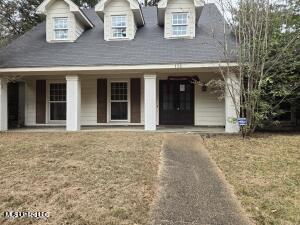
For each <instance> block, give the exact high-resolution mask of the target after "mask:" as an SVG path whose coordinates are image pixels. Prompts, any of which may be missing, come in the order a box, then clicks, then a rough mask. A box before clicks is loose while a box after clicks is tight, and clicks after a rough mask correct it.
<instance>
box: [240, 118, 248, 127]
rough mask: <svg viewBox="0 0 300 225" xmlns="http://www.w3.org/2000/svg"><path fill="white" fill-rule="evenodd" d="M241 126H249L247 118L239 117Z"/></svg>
mask: <svg viewBox="0 0 300 225" xmlns="http://www.w3.org/2000/svg"><path fill="white" fill-rule="evenodd" d="M238 122H239V125H240V126H247V118H238Z"/></svg>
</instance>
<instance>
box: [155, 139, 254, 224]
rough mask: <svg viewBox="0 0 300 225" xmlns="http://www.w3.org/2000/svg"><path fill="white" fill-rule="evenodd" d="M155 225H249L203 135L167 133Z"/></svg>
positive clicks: (160, 172)
mask: <svg viewBox="0 0 300 225" xmlns="http://www.w3.org/2000/svg"><path fill="white" fill-rule="evenodd" d="M161 157H162V163H161V166H160V171H159V179H160V180H159V191H158V195H157V197H156V200H155V202H154V205H153V208H152V212H151V216H152V218H153V220H152V224H153V225H181V224H182V225H185V224H187V225H196V224H197V225H198V224H199V225H204V224H205V225H229V224H232V225H248V224H251V222H250V220H249V219H248V218H247V217H246V215H245V213H244V212H243V211H242V209H241V206H240V205H239V202H238V201H237V199H236V197H235V196H234V194H233V192H232V190H231V189H230V186H229V185H228V183H227V182H226V180H225V179H224V176H223V174H222V173H221V172H220V170H219V169H218V167H217V166H216V164H215V163H214V161H213V160H212V159H211V158H210V156H209V154H208V152H207V151H206V150H205V148H204V146H203V145H202V142H201V137H200V136H199V135H176V134H166V136H165V141H164V148H163V152H162V155H161Z"/></svg>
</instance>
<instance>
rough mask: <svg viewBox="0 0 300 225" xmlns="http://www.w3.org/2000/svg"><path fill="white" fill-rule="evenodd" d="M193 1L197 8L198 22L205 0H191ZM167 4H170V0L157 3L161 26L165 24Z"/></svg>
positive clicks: (158, 18) (161, 0)
mask: <svg viewBox="0 0 300 225" xmlns="http://www.w3.org/2000/svg"><path fill="white" fill-rule="evenodd" d="M191 1H193V2H194V6H195V9H196V23H197V22H198V20H199V18H200V15H201V12H202V9H203V6H204V1H203V0H191ZM167 6H168V0H160V1H159V2H158V4H157V20H158V25H159V26H164V23H165V12H166V8H167Z"/></svg>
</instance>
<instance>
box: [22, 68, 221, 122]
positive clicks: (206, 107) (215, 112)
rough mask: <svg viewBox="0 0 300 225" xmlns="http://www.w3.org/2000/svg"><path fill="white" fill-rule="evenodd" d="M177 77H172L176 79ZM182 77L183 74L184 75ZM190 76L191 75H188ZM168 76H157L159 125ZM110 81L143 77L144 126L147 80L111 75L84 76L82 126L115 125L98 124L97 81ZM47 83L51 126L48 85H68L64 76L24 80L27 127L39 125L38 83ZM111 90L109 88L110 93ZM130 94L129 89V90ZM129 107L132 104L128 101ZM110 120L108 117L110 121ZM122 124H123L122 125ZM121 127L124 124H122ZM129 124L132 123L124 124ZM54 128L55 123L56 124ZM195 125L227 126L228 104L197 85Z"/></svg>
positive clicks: (203, 78)
mask: <svg viewBox="0 0 300 225" xmlns="http://www.w3.org/2000/svg"><path fill="white" fill-rule="evenodd" d="M173 75H174V74H172V76H173ZM181 75H182V74H181ZM185 75H188V74H185ZM198 76H199V78H200V80H201V81H203V82H208V81H209V80H210V79H217V78H218V75H216V74H212V73H205V74H202V73H201V74H199V75H198ZM167 77H168V75H158V76H157V124H158V125H159V122H158V121H159V80H165V79H167ZM100 78H106V79H108V85H109V84H110V83H109V82H110V81H120V80H127V81H128V82H130V78H141V123H140V124H141V125H142V124H144V77H143V75H142V74H140V75H122V76H118V75H110V76H109V75H108V76H92V75H91V76H85V77H84V78H81V125H83V126H93V125H110V124H116V123H114V122H112V123H109V122H108V123H107V124H98V123H97V79H100ZM39 79H40V80H46V83H47V88H46V90H47V94H46V96H47V100H46V102H47V104H46V105H47V107H46V111H47V112H46V121H47V124H48V125H51V123H49V119H48V118H49V109H48V105H49V104H48V102H49V93H48V92H49V84H50V83H51V82H66V80H65V79H62V77H48V76H39V77H34V78H28V79H26V78H24V80H25V101H26V102H25V125H26V126H34V125H37V124H36V110H35V109H36V94H35V92H36V80H39ZM109 89H110V87H109V86H108V92H109ZM129 91H130V90H129ZM109 97H110V93H108V102H107V104H108V106H107V108H108V111H109V104H110V102H109ZM129 106H130V102H129ZM108 121H109V118H108ZM119 124H120V123H119ZM121 124H122V123H121ZM123 124H130V123H123ZM53 125H55V124H53ZM195 125H197V126H224V125H225V103H224V100H222V101H220V100H219V99H218V95H217V94H213V93H212V92H211V91H209V90H207V91H206V92H203V91H202V90H201V87H200V86H199V85H196V86H195Z"/></svg>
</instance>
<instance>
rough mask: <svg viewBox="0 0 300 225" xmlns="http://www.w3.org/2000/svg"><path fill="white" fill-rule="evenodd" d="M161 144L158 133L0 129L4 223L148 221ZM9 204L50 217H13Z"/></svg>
mask: <svg viewBox="0 0 300 225" xmlns="http://www.w3.org/2000/svg"><path fill="white" fill-rule="evenodd" d="M161 145H162V136H161V135H158V134H143V133H122V132H111V133H109V132H99V133H72V134H71V133H40V134H37V133H28V134H26V133H19V134H18V133H4V134H0V174H1V180H0V190H1V191H0V213H1V214H2V215H1V217H0V224H20V225H27V224H53V225H58V224H70V225H87V224H88V225H102V224H105V225H110V224H111V225H114V224H115V225H123V224H128V225H134V224H148V223H149V217H148V216H149V215H148V213H149V208H150V204H151V202H152V200H153V198H154V194H155V189H156V187H155V185H156V179H157V170H158V166H159V162H160V160H159V155H160V151H161ZM4 211H33V212H34V211H46V212H48V213H49V214H50V218H49V219H47V220H46V221H45V220H40V221H39V220H31V219H18V220H10V221H9V220H5V219H4V218H3V212H4Z"/></svg>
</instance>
